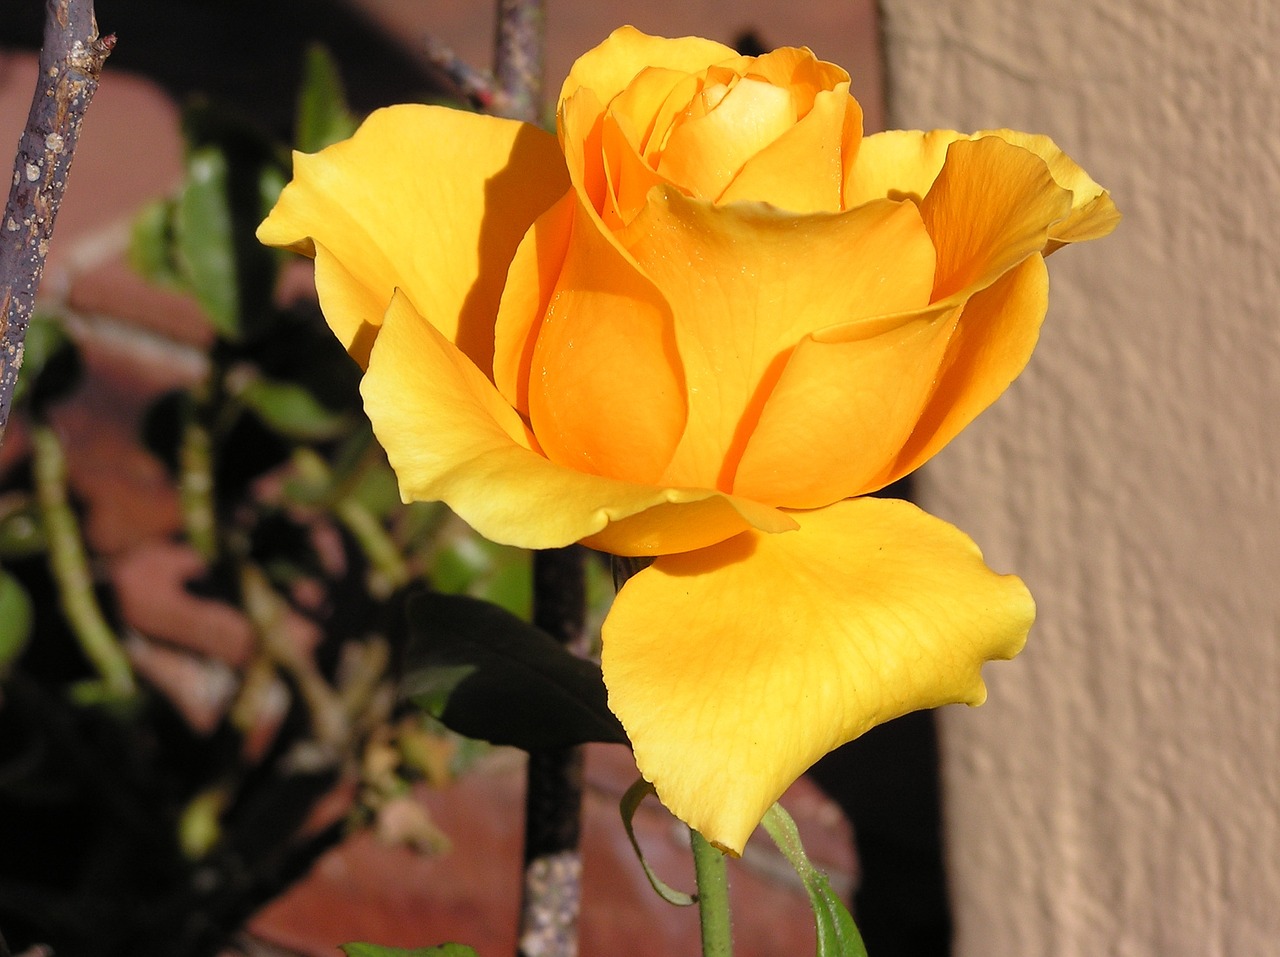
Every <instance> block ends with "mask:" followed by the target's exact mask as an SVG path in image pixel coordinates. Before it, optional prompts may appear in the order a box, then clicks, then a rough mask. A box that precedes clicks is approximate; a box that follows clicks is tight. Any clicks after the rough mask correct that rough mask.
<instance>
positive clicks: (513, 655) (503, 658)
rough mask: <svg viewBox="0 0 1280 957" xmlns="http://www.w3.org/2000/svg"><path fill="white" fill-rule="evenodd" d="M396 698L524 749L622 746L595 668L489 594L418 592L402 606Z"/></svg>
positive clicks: (463, 729) (476, 734)
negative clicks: (402, 663) (405, 623)
mask: <svg viewBox="0 0 1280 957" xmlns="http://www.w3.org/2000/svg"><path fill="white" fill-rule="evenodd" d="M408 616H409V631H410V638H409V647H408V650H407V652H406V668H405V677H404V679H403V681H402V683H401V695H402V697H405V698H408V699H411V700H412V701H413V702H414V703H415V704H416V705H418V707H420V708H422V709H423V710H425V711H427V712H428V713H429V714H431V715H432V716H433V717H435V718H438V719H439V720H440V721H441V722H442V723H443V724H444V725H445V726H446V727H448V728H451V729H452V730H454V731H457V732H458V733H459V734H464V735H466V736H468V737H471V738H480V739H482V740H485V741H490V742H492V743H494V744H509V745H514V746H516V747H519V748H524V749H525V750H537V749H541V748H563V747H569V746H572V745H575V744H583V743H585V742H587V741H604V742H611V743H616V744H626V743H627V737H626V733H625V732H624V731H623V730H622V725H621V724H619V723H618V719H617V718H615V717H614V716H613V712H611V711H610V710H609V707H608V704H607V701H606V694H605V688H604V679H603V677H602V675H601V674H600V666H599V665H597V664H595V663H594V662H590V661H585V660H583V659H581V658H578V657H576V656H575V655H573V654H571V653H570V652H569V651H567V650H566V649H565V648H563V647H561V646H560V644H559V643H557V642H556V640H555V639H554V638H552V637H551V636H550V635H548V634H547V633H546V632H544V631H541V630H539V629H538V628H535V627H533V626H532V625H530V624H528V623H526V622H524V621H521V620H520V619H519V618H517V617H515V616H514V615H512V614H510V613H509V612H507V611H504V610H503V609H501V608H498V607H497V606H495V605H491V604H489V603H488V602H485V601H480V600H478V599H475V598H469V597H466V596H463V595H440V594H436V593H433V592H432V593H425V594H420V595H417V596H415V597H414V598H413V599H412V600H411V601H410V602H409V606H408Z"/></svg>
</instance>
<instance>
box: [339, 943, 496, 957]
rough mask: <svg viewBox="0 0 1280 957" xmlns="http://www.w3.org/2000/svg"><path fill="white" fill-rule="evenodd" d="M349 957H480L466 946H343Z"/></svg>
mask: <svg viewBox="0 0 1280 957" xmlns="http://www.w3.org/2000/svg"><path fill="white" fill-rule="evenodd" d="M341 947H342V952H343V953H344V954H346V955H347V957H479V954H477V953H476V952H475V950H474V949H473V948H471V947H468V946H467V945H466V944H441V945H440V946H439V947H415V948H413V949H412V950H405V949H404V948H403V947H379V946H378V945H377V944H342V945H341Z"/></svg>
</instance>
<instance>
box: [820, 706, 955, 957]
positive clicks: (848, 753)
mask: <svg viewBox="0 0 1280 957" xmlns="http://www.w3.org/2000/svg"><path fill="white" fill-rule="evenodd" d="M810 773H811V775H812V777H813V778H814V780H816V781H817V782H818V784H820V785H821V786H822V788H823V790H825V791H826V792H827V793H828V794H830V795H831V796H832V798H834V799H835V800H836V801H837V802H838V803H839V804H840V806H841V807H842V808H843V809H844V812H845V814H847V815H848V816H849V819H850V820H851V821H852V822H853V829H854V834H855V840H856V843H857V850H858V866H859V867H860V868H861V874H862V880H861V883H860V884H859V886H858V890H857V892H856V893H855V894H854V899H853V912H854V916H855V918H856V919H857V921H858V928H859V930H861V931H862V936H863V938H864V940H865V941H866V944H867V951H868V952H869V953H870V954H872V955H873V957H946V955H948V954H950V953H951V911H950V906H949V903H948V900H947V888H946V878H945V874H944V872H943V862H942V847H941V836H942V835H941V817H940V803H939V788H938V784H939V782H938V741H937V732H936V730H935V728H934V716H933V712H932V711H918V712H916V713H914V714H909V715H906V716H904V717H901V718H898V719H897V720H895V721H890V722H889V723H888V724H883V725H880V726H879V727H876V728H872V729H871V730H870V731H868V732H867V733H866V734H864V735H863V736H862V737H861V738H859V739H858V740H856V741H854V742H852V743H850V744H847V745H845V746H844V747H843V748H840V749H839V750H838V751H835V752H833V753H831V754H829V755H827V756H826V757H825V758H823V759H822V761H820V762H819V763H818V765H817V766H816V767H815V768H814V769H813V770H812V771H811V772H810Z"/></svg>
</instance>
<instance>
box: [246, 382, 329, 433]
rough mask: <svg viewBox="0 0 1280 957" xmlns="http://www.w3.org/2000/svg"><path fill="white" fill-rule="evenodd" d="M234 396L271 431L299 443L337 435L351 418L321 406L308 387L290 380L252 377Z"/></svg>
mask: <svg viewBox="0 0 1280 957" xmlns="http://www.w3.org/2000/svg"><path fill="white" fill-rule="evenodd" d="M237 398H238V399H239V400H240V401H241V402H242V403H244V405H245V406H247V407H248V408H249V409H251V410H253V412H254V414H255V415H257V416H258V418H259V419H261V420H262V422H263V424H264V425H266V426H267V428H269V429H271V431H273V432H275V433H277V434H278V435H283V436H284V437H285V438H290V439H294V440H297V441H301V442H317V441H323V440H325V439H332V438H336V437H337V436H339V435H341V434H342V433H343V431H344V430H345V429H346V427H347V425H348V424H349V422H350V420H349V419H348V418H347V417H346V416H345V415H343V414H341V413H339V412H334V411H332V410H331V409H328V408H326V407H325V406H324V404H323V403H321V402H320V400H319V399H317V398H316V397H315V396H314V395H313V394H312V393H311V392H310V390H308V389H306V388H305V387H303V386H300V385H298V384H296V383H293V382H279V381H275V380H272V379H254V380H253V381H252V382H250V383H249V384H248V385H246V386H245V387H244V388H243V389H242V390H241V391H240V393H239V394H238V395H237Z"/></svg>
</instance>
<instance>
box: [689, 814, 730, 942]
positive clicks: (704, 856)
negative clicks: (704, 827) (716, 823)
mask: <svg viewBox="0 0 1280 957" xmlns="http://www.w3.org/2000/svg"><path fill="white" fill-rule="evenodd" d="M689 838H690V843H691V844H692V846H693V873H694V878H695V879H696V880H697V882H698V921H699V923H700V924H701V926H702V957H732V954H733V930H732V928H731V926H730V923H729V872H728V867H727V866H726V862H725V856H724V852H723V851H721V850H720V849H719V848H717V847H714V846H713V845H712V844H711V842H710V841H708V840H707V839H706V838H705V837H703V836H702V835H701V834H699V833H698V832H697V831H695V830H693V829H692V828H690V829H689Z"/></svg>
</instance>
